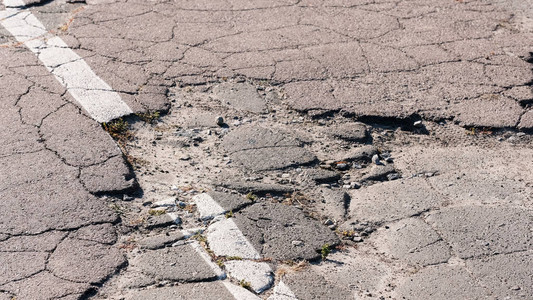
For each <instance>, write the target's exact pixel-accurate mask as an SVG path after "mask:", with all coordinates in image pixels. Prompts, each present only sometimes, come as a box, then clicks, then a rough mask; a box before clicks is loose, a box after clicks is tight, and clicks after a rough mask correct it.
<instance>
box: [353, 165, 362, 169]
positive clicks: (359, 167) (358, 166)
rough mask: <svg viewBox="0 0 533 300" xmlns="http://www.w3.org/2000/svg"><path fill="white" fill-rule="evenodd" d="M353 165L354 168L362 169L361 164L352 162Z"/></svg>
mask: <svg viewBox="0 0 533 300" xmlns="http://www.w3.org/2000/svg"><path fill="white" fill-rule="evenodd" d="M353 167H354V168H355V169H362V168H363V166H361V165H360V164H353Z"/></svg>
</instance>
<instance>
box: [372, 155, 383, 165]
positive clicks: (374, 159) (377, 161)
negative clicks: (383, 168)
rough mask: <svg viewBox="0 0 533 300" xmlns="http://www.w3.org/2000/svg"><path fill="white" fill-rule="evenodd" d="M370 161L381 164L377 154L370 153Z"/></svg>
mask: <svg viewBox="0 0 533 300" xmlns="http://www.w3.org/2000/svg"><path fill="white" fill-rule="evenodd" d="M372 163H373V164H375V165H382V163H381V160H380V159H379V155H377V154H374V155H372Z"/></svg>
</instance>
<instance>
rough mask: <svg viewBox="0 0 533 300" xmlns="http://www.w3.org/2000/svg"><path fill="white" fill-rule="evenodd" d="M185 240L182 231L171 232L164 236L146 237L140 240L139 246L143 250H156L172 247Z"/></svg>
mask: <svg viewBox="0 0 533 300" xmlns="http://www.w3.org/2000/svg"><path fill="white" fill-rule="evenodd" d="M183 238H184V236H183V234H182V233H181V232H180V231H171V232H166V233H163V234H158V235H154V236H149V237H145V238H143V239H141V240H139V242H138V245H139V247H140V248H141V249H149V250H155V249H159V248H163V247H167V246H171V245H172V244H174V243H175V242H177V241H179V240H181V239H183Z"/></svg>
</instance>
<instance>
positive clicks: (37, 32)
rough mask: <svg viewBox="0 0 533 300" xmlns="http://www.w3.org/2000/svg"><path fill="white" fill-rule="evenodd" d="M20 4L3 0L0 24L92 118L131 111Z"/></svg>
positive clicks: (108, 117)
mask: <svg viewBox="0 0 533 300" xmlns="http://www.w3.org/2000/svg"><path fill="white" fill-rule="evenodd" d="M23 5H24V3H23V2H22V0H4V6H6V10H4V11H0V24H1V25H2V26H3V27H4V28H5V29H6V30H7V31H9V32H10V33H11V34H12V35H13V36H14V37H15V39H16V40H17V41H19V42H21V43H24V45H25V46H26V47H28V48H29V49H30V50H31V51H32V52H33V53H35V54H36V55H37V57H38V58H39V60H41V62H43V64H44V65H45V67H46V68H47V69H48V70H49V71H50V72H51V73H52V74H54V75H55V77H56V78H57V80H59V82H60V83H61V84H62V85H63V86H65V87H66V88H67V90H68V92H69V93H70V94H71V95H72V96H73V97H74V99H76V101H77V102H78V103H79V104H80V105H81V106H82V107H83V108H84V109H85V110H86V111H87V112H88V113H89V115H90V116H91V117H92V118H93V119H94V120H96V121H98V122H108V121H110V120H113V119H116V118H119V117H122V116H124V115H129V114H131V113H133V111H132V110H131V108H130V107H129V106H128V105H127V104H126V103H125V102H124V101H122V98H121V97H120V95H119V94H118V93H117V92H115V91H114V90H113V89H112V88H111V87H110V86H109V85H108V84H107V83H105V82H104V81H103V80H102V79H101V78H100V77H98V75H96V74H95V73H94V72H93V70H91V67H89V65H88V64H87V63H86V62H85V61H84V60H83V58H81V57H80V56H79V55H77V54H76V53H75V52H74V51H72V49H70V48H69V47H68V45H67V44H66V43H65V42H64V41H63V40H62V39H61V38H59V37H57V36H53V35H52V34H51V33H50V32H48V30H46V28H45V27H44V25H43V24H42V23H41V22H40V21H39V20H38V19H37V18H36V17H35V16H34V15H33V14H32V13H31V12H30V11H28V10H25V9H24V8H23Z"/></svg>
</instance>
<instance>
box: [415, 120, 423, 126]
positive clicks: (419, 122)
mask: <svg viewBox="0 0 533 300" xmlns="http://www.w3.org/2000/svg"><path fill="white" fill-rule="evenodd" d="M413 126H414V127H416V128H420V127H422V126H423V124H422V121H415V122H414V123H413Z"/></svg>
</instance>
